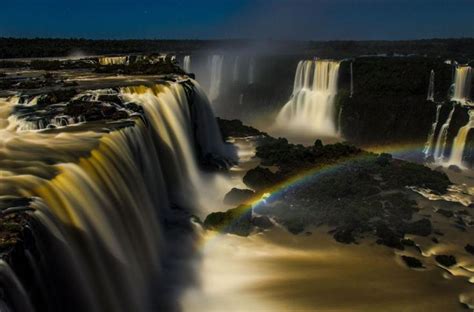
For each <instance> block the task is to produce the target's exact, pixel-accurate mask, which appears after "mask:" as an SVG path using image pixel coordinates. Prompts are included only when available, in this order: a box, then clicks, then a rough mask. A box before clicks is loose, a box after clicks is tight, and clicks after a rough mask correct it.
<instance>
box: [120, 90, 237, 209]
mask: <svg viewBox="0 0 474 312" xmlns="http://www.w3.org/2000/svg"><path fill="white" fill-rule="evenodd" d="M194 90H195V92H196V94H195V96H194V97H193V99H194V101H193V103H192V105H190V103H189V102H188V99H187V97H186V93H185V90H184V87H183V86H182V85H180V84H171V85H170V86H162V85H157V86H155V87H153V88H147V87H129V88H124V89H123V90H122V94H123V95H124V97H125V99H126V100H128V101H132V102H134V103H138V104H140V105H142V106H143V108H144V109H145V112H146V115H147V117H148V118H149V121H150V123H151V126H152V128H153V129H154V132H155V133H156V135H157V137H158V138H159V140H160V141H161V143H160V146H159V151H158V152H159V155H160V157H162V158H163V160H164V163H165V164H166V165H165V166H164V167H163V171H164V174H165V177H166V179H167V181H168V185H169V190H168V191H169V193H170V194H171V195H170V196H171V199H172V201H173V202H174V203H176V204H180V205H183V206H184V207H188V206H190V205H196V204H201V206H204V205H206V204H209V201H208V198H207V196H202V195H205V194H209V193H210V192H211V191H212V190H214V189H215V188H216V187H217V184H218V183H222V181H220V180H214V179H211V181H208V179H206V177H205V175H204V174H203V172H202V171H201V170H200V169H199V166H198V162H197V161H198V157H199V155H198V153H197V152H196V150H195V147H196V146H197V145H198V146H199V148H200V154H201V155H206V154H212V155H216V156H220V157H223V156H229V157H231V155H230V152H229V150H228V148H227V147H226V146H225V145H224V142H223V140H222V137H221V135H220V131H219V129H218V126H217V122H216V120H215V117H214V114H213V112H212V110H211V108H210V104H209V102H208V100H207V98H206V96H205V94H204V92H203V91H202V89H201V88H200V87H199V85H197V83H195V84H194ZM190 106H192V107H193V108H194V110H193V111H191V109H190ZM196 140H197V141H196ZM183 194H187V196H183ZM195 201H196V202H195ZM198 206H199V205H198Z"/></svg>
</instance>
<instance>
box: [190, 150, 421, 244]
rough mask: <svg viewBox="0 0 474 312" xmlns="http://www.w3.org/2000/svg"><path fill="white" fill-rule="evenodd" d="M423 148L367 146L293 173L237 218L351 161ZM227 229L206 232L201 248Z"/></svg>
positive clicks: (241, 210)
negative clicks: (334, 160)
mask: <svg viewBox="0 0 474 312" xmlns="http://www.w3.org/2000/svg"><path fill="white" fill-rule="evenodd" d="M423 148H424V146H423V145H420V144H397V145H389V146H373V147H365V148H364V150H365V151H368V152H361V153H360V154H357V155H354V156H352V157H346V158H343V159H340V160H339V161H336V162H334V163H331V164H324V165H320V166H316V167H313V168H310V169H307V170H304V171H301V172H299V173H298V174H296V175H293V176H291V177H290V178H288V179H286V180H284V181H282V182H280V183H278V184H276V185H275V186H273V187H271V188H268V189H265V190H264V191H263V192H260V193H258V194H257V195H256V196H255V197H253V198H252V199H250V200H248V201H247V202H245V203H244V204H242V205H241V206H240V207H239V209H238V210H239V215H237V218H238V217H239V216H244V215H245V214H247V213H249V211H253V210H254V209H258V208H259V207H260V206H262V205H266V204H268V203H269V202H272V201H277V200H278V199H279V198H280V197H281V196H282V194H284V193H285V192H288V191H290V190H291V189H292V188H298V187H301V186H302V185H305V184H306V183H308V182H311V181H314V179H318V178H320V177H322V176H324V175H327V174H330V173H332V172H335V171H337V170H339V169H340V168H343V167H345V166H347V165H350V164H351V163H355V162H362V161H366V160H369V159H373V158H374V157H375V156H376V155H377V154H380V153H390V154H391V155H394V156H401V155H409V154H412V155H413V154H418V153H422V151H423ZM237 218H236V219H237ZM229 226H230V225H229ZM226 229H228V226H227V227H223V228H220V229H218V230H209V231H207V232H208V233H206V235H205V236H204V237H203V238H202V239H201V240H200V242H199V246H200V248H204V249H205V248H209V245H212V242H214V241H216V240H217V239H218V238H219V237H221V236H222V235H226V234H227V232H226Z"/></svg>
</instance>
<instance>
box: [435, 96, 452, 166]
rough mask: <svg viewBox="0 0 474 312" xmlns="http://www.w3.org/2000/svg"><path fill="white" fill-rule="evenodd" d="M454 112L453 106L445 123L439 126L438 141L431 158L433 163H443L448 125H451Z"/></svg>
mask: <svg viewBox="0 0 474 312" xmlns="http://www.w3.org/2000/svg"><path fill="white" fill-rule="evenodd" d="M455 110H456V106H455V105H453V108H452V109H451V111H450V112H449V115H448V118H447V119H446V122H445V123H444V124H443V125H442V126H441V129H440V131H439V134H438V139H437V140H436V147H435V151H434V154H433V157H434V159H435V161H437V162H443V161H444V155H445V152H446V145H447V140H448V130H449V125H450V124H451V119H453V114H454V111H455Z"/></svg>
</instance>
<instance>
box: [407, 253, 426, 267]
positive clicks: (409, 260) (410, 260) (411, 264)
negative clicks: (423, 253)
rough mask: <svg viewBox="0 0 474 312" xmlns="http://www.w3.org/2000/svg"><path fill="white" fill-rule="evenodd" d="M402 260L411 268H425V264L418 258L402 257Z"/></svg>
mask: <svg viewBox="0 0 474 312" xmlns="http://www.w3.org/2000/svg"><path fill="white" fill-rule="evenodd" d="M402 259H403V261H404V262H405V264H406V265H407V266H408V267H409V268H414V269H419V268H424V266H423V263H422V262H421V261H420V260H418V259H417V258H414V257H409V256H402Z"/></svg>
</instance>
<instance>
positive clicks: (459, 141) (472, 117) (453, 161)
mask: <svg viewBox="0 0 474 312" xmlns="http://www.w3.org/2000/svg"><path fill="white" fill-rule="evenodd" d="M473 128H474V111H469V121H468V123H467V124H466V125H465V126H464V127H462V128H461V129H459V132H458V134H457V135H456V137H455V138H454V142H453V148H452V150H451V157H450V158H449V164H450V165H456V166H458V167H460V168H464V167H466V166H465V164H464V159H463V156H464V150H465V147H466V141H467V136H468V134H469V131H470V130H471V129H473Z"/></svg>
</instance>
